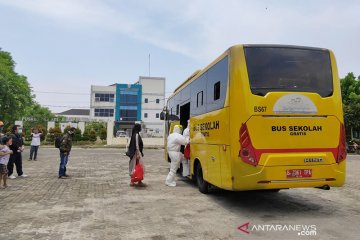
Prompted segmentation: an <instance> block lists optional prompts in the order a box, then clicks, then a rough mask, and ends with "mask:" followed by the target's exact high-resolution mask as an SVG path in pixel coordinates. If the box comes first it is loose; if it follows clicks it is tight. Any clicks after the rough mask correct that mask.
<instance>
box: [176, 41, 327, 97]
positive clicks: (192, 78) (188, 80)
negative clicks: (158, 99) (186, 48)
mask: <svg viewBox="0 0 360 240" xmlns="http://www.w3.org/2000/svg"><path fill="white" fill-rule="evenodd" d="M239 47H272V48H295V49H309V50H317V51H329V49H326V48H317V47H306V46H296V45H283V44H237V45H233V46H231V47H229V48H228V49H227V50H226V51H225V52H224V53H223V54H221V55H220V56H219V57H217V58H216V59H215V60H214V61H213V62H211V63H210V64H209V65H207V66H206V67H205V68H203V69H199V70H196V71H195V72H194V73H192V74H191V75H190V76H189V77H188V78H187V79H186V80H185V81H184V82H182V83H181V84H180V85H179V86H178V87H177V88H176V89H175V90H174V92H173V93H172V94H171V96H170V97H169V99H170V98H172V97H173V96H174V95H175V94H177V93H178V92H179V91H180V90H181V89H183V88H184V87H186V86H187V85H189V84H190V83H191V82H192V81H193V80H194V79H195V77H196V76H198V75H200V74H202V73H204V72H206V71H207V70H208V69H209V68H210V67H211V66H213V65H214V64H215V63H217V62H218V61H219V60H220V59H222V58H223V57H224V56H225V55H226V54H228V52H229V51H231V49H233V48H239Z"/></svg>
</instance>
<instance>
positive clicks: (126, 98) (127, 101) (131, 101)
mask: <svg viewBox="0 0 360 240" xmlns="http://www.w3.org/2000/svg"><path fill="white" fill-rule="evenodd" d="M120 103H121V105H122V106H136V105H137V104H138V95H137V92H133V91H120Z"/></svg>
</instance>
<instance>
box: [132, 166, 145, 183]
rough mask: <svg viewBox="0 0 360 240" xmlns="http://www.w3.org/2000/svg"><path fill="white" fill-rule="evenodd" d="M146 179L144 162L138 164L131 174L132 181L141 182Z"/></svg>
mask: <svg viewBox="0 0 360 240" xmlns="http://www.w3.org/2000/svg"><path fill="white" fill-rule="evenodd" d="M143 179H144V168H143V166H142V164H136V165H135V168H134V172H133V174H132V175H131V182H140V181H142V180H143Z"/></svg>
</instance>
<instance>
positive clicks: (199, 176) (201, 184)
mask: <svg viewBox="0 0 360 240" xmlns="http://www.w3.org/2000/svg"><path fill="white" fill-rule="evenodd" d="M196 183H197V185H198V188H199V191H200V192H201V193H204V194H207V193H208V192H209V183H208V182H206V181H205V180H204V178H203V171H202V167H201V163H200V162H199V163H198V164H196Z"/></svg>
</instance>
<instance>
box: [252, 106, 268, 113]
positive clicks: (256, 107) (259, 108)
mask: <svg viewBox="0 0 360 240" xmlns="http://www.w3.org/2000/svg"><path fill="white" fill-rule="evenodd" d="M266 108H267V107H265V106H254V112H266Z"/></svg>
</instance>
